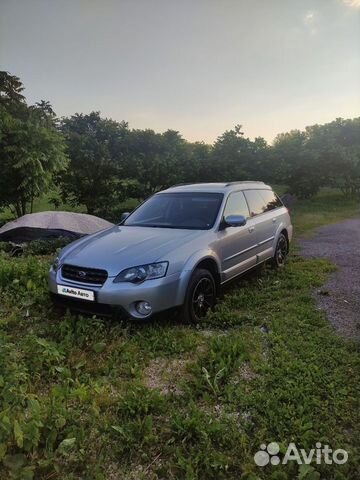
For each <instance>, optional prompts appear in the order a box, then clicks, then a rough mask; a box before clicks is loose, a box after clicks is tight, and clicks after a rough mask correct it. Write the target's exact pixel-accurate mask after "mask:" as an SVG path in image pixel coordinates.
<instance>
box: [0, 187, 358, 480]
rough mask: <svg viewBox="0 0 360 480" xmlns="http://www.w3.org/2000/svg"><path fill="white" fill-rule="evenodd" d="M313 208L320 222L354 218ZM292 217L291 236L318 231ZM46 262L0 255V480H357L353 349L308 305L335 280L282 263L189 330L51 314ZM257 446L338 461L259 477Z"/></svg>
mask: <svg viewBox="0 0 360 480" xmlns="http://www.w3.org/2000/svg"><path fill="white" fill-rule="evenodd" d="M326 195H328V196H327V197H326V196H325V197H320V198H319V199H318V200H316V202H318V203H317V205H318V206H319V208H321V209H322V210H323V212H324V215H325V216H328V215H329V216H331V214H330V213H326V212H331V211H332V212H333V216H334V215H336V216H337V218H338V219H340V218H345V217H346V216H347V215H348V214H350V213H352V212H353V210H352V209H353V205H352V204H350V203H349V204H344V203H340V202H338V199H337V197H336V196H333V195H332V194H329V193H328V194H326ZM330 203H334V207H331V206H330ZM335 205H336V207H335ZM296 209H297V211H295V213H294V219H295V226H296V231H297V232H299V231H300V232H306V231H309V229H310V225H312V226H317V225H318V224H321V223H322V217H320V218H318V222H319V223H318V224H316V220H315V219H314V216H313V215H314V214H313V209H308V207H307V205H306V203H303V202H301V203H299V204H298V206H297V207H296ZM334 212H335V213H334ZM329 216H328V218H329ZM333 216H332V218H333ZM0 253H1V252H0ZM49 262H50V258H49V257H41V256H37V257H25V258H20V259H13V258H9V257H7V256H6V255H5V254H3V255H1V256H0V458H1V459H2V466H0V478H4V479H5V478H6V479H7V478H13V479H30V478H34V479H40V480H45V479H50V478H51V479H67V480H70V479H71V480H75V479H78V478H84V479H98V480H100V479H104V480H105V479H106V480H107V479H110V478H114V479H115V478H116V479H117V478H119V479H124V480H126V479H128V480H130V479H133V480H140V479H154V480H155V479H163V478H166V479H187V480H190V479H204V480H207V479H216V480H218V479H234V480H235V479H240V478H241V479H252V480H255V479H272V480H276V479H278V480H281V479H289V480H293V479H299V480H300V479H305V480H313V479H319V478H320V476H321V478H326V479H334V480H335V479H337V480H341V479H356V478H359V464H360V455H359V451H358V450H357V448H358V439H359V438H360V408H359V407H360V404H359V403H360V401H359V399H360V384H359V376H360V349H359V345H358V344H355V343H351V342H349V341H346V340H344V339H342V338H341V337H339V336H337V335H336V334H335V332H334V331H333V330H332V328H331V327H330V326H329V324H328V322H327V320H326V318H325V316H324V314H323V313H322V312H321V311H319V310H318V309H317V308H316V305H315V303H314V299H313V296H312V295H313V294H312V292H313V290H314V289H317V288H319V287H320V286H321V285H322V284H323V283H324V282H325V280H326V278H327V276H328V275H329V274H330V273H331V272H333V271H334V266H333V265H331V264H329V263H328V262H326V261H324V260H305V259H303V258H301V257H300V256H299V255H298V254H297V253H296V249H295V253H292V255H291V257H290V260H289V263H288V265H287V266H286V268H285V269H283V270H280V271H274V270H272V269H271V268H269V267H267V266H265V267H263V268H261V269H260V270H259V271H255V272H253V273H252V274H251V275H247V276H246V277H244V278H243V279H242V280H239V281H238V282H236V283H235V284H233V285H231V286H229V287H228V288H227V289H226V291H225V293H224V299H223V301H222V302H221V303H220V304H219V305H218V306H217V308H216V309H215V311H214V312H213V313H211V314H210V315H209V316H208V318H207V320H206V322H204V324H203V325H202V326H201V328H194V327H189V326H185V325H182V324H181V323H174V320H173V318H171V317H170V316H169V317H167V316H164V317H163V318H158V319H155V320H152V321H150V322H145V323H142V324H138V323H135V322H129V323H120V322H116V321H109V320H107V321H105V320H100V319H97V318H93V319H89V318H83V317H77V316H73V315H70V314H66V315H65V316H64V315H60V314H59V313H58V312H56V311H54V310H53V308H52V307H51V305H50V303H49V300H48V296H47V289H46V271H47V268H48V265H49ZM270 441H277V442H279V443H280V446H281V452H282V453H283V452H284V451H285V449H286V446H287V445H288V443H289V442H291V441H293V442H296V444H297V445H298V446H299V447H301V448H305V449H306V450H308V449H310V448H311V447H313V446H314V445H315V443H316V442H317V441H320V442H322V444H329V445H330V446H331V447H332V448H333V449H337V448H344V449H346V450H348V452H349V460H348V462H347V463H346V464H344V465H326V464H321V465H317V464H316V463H313V464H312V466H311V467H310V468H308V469H306V468H304V467H300V466H299V465H297V463H296V462H290V463H289V464H288V465H278V466H267V467H265V468H259V467H257V466H256V465H255V463H254V461H253V455H254V454H255V453H256V451H257V450H259V447H260V444H262V443H268V442H270Z"/></svg>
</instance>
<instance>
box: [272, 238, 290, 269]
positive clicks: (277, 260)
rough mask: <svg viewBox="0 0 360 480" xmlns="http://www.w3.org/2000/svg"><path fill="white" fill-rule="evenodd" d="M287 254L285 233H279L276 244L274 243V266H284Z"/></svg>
mask: <svg viewBox="0 0 360 480" xmlns="http://www.w3.org/2000/svg"><path fill="white" fill-rule="evenodd" d="M287 254H288V242H287V239H286V237H285V235H284V234H283V233H280V235H279V238H278V241H277V244H276V249H275V254H274V258H273V263H274V265H275V267H277V268H282V267H284V265H285V262H286V257H287Z"/></svg>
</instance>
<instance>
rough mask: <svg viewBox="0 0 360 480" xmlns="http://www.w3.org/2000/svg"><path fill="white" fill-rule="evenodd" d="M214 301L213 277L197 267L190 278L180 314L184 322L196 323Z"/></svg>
mask: <svg viewBox="0 0 360 480" xmlns="http://www.w3.org/2000/svg"><path fill="white" fill-rule="evenodd" d="M215 303H216V284H215V280H214V277H213V276H212V274H211V273H210V272H209V270H205V269H203V268H197V269H196V270H195V271H194V273H193V274H192V277H191V279H190V282H189V285H188V288H187V291H186V295H185V302H184V305H183V306H182V308H181V311H180V316H181V318H182V320H183V321H184V322H186V323H192V324H198V323H200V322H201V321H202V319H203V318H204V317H205V316H206V314H207V313H208V311H209V310H211V309H212V308H213V307H214V305H215Z"/></svg>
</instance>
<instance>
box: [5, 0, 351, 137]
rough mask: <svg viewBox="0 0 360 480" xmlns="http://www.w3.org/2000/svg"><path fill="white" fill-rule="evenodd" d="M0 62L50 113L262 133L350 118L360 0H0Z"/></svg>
mask: <svg viewBox="0 0 360 480" xmlns="http://www.w3.org/2000/svg"><path fill="white" fill-rule="evenodd" d="M0 70H7V71H9V72H10V73H11V74H14V75H17V76H18V77H20V79H21V80H22V82H23V83H24V85H25V88H26V90H25V95H26V97H27V100H28V102H29V103H34V102H36V101H39V100H41V99H45V100H49V101H50V103H51V104H52V105H53V108H54V110H55V112H56V113H57V115H58V116H68V115H72V114H74V113H89V112H90V111H92V110H99V111H101V114H102V115H103V116H105V117H111V118H113V119H114V120H118V121H121V120H125V121H127V122H129V126H130V127H131V128H151V129H154V130H155V131H158V132H162V131H165V130H167V129H168V128H171V129H174V130H177V131H179V132H180V133H181V134H182V135H183V137H184V138H186V139H187V140H190V141H205V142H208V143H212V142H213V141H214V140H215V139H216V138H217V137H218V136H219V135H221V134H222V133H223V132H224V131H225V130H229V129H231V128H233V127H234V125H236V124H241V125H243V130H244V132H245V135H246V136H249V137H250V138H254V137H256V136H262V137H264V138H265V139H266V140H268V141H269V142H271V141H272V140H273V138H274V137H275V135H276V134H277V133H280V132H285V131H289V130H291V129H295V128H299V129H303V128H304V127H305V126H306V125H312V124H315V123H325V122H329V121H331V120H334V119H335V118H337V117H343V118H352V117H356V116H359V115H360V0H0Z"/></svg>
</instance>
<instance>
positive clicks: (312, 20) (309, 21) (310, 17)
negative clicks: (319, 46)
mask: <svg viewBox="0 0 360 480" xmlns="http://www.w3.org/2000/svg"><path fill="white" fill-rule="evenodd" d="M303 22H304V25H305V26H306V27H307V28H308V29H309V31H310V33H311V35H316V33H317V28H316V24H317V14H316V13H315V12H313V11H311V10H309V11H308V12H306V14H305V15H304V17H303Z"/></svg>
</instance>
